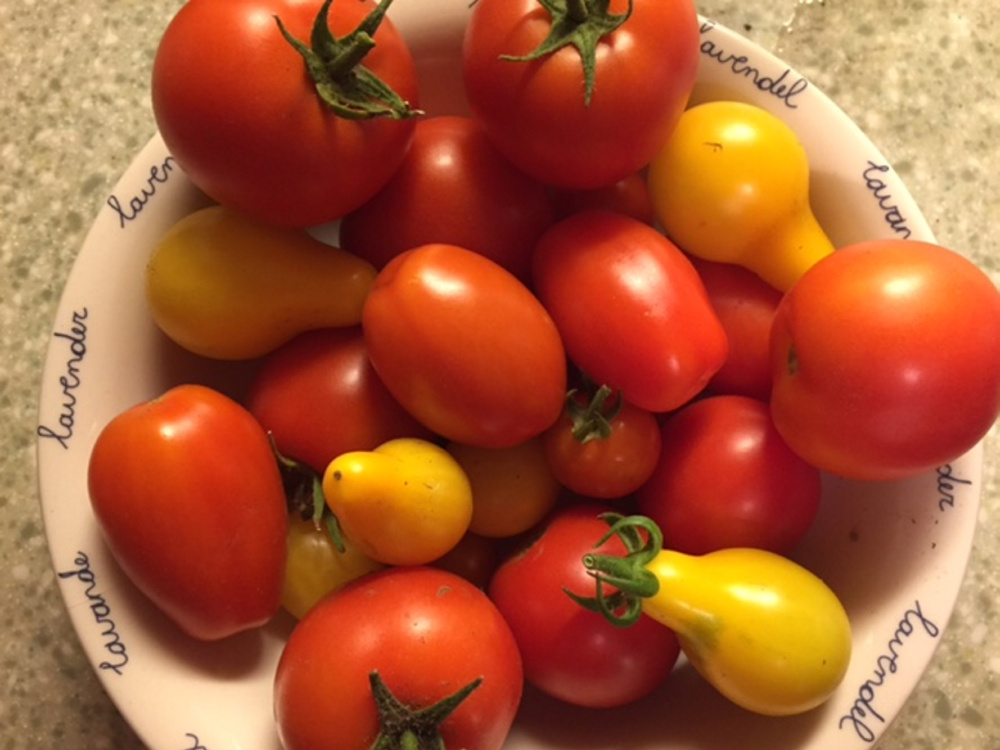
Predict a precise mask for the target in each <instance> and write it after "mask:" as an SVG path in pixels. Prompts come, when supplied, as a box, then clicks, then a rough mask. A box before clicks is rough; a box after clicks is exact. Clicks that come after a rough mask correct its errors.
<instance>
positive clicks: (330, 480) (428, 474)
mask: <svg viewBox="0 0 1000 750" xmlns="http://www.w3.org/2000/svg"><path fill="white" fill-rule="evenodd" d="M323 495H324V496H325V498H326V504H327V506H328V507H329V508H330V510H331V512H332V513H333V514H334V515H335V516H336V517H337V520H338V522H339V523H340V527H341V529H342V531H343V534H344V537H345V539H349V540H352V541H353V542H355V543H356V544H357V545H358V546H359V547H360V548H361V550H362V551H363V552H364V553H365V554H366V555H368V556H369V557H371V558H372V559H374V560H378V561H379V562H382V563H386V564H388V565H423V564H426V563H429V562H431V561H433V560H436V559H438V558H440V557H441V556H443V555H444V554H446V553H447V552H448V551H450V550H451V549H452V548H453V547H454V546H455V545H456V544H458V542H459V541H460V540H461V539H462V537H463V536H464V535H465V533H466V531H468V528H469V523H470V521H471V519H472V485H471V483H470V482H469V478H468V476H466V473H465V471H464V470H463V469H462V467H461V466H460V465H459V464H458V462H457V461H456V460H455V459H454V458H453V457H452V456H451V454H449V453H448V452H447V451H446V450H444V449H443V448H441V447H439V446H438V445H435V444H434V443H432V442H429V441H427V440H422V439H418V438H399V439H396V440H390V441H388V442H386V443H383V444H382V445H380V446H378V447H377V448H375V450H373V451H352V452H350V453H345V454H343V455H341V456H338V457H337V458H335V459H334V460H333V461H331V462H330V464H329V466H327V468H326V471H325V472H324V474H323Z"/></svg>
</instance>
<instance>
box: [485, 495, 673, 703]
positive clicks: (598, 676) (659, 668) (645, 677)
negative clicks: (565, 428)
mask: <svg viewBox="0 0 1000 750" xmlns="http://www.w3.org/2000/svg"><path fill="white" fill-rule="evenodd" d="M604 510H606V509H605V508H603V507H602V506H600V505H597V504H587V505H575V506H570V507H568V508H566V509H565V510H562V511H560V512H559V513H557V514H556V515H555V516H553V518H552V519H551V520H550V521H549V523H548V524H547V525H546V526H545V528H544V530H543V531H542V533H541V534H540V535H539V536H538V538H537V539H535V540H534V541H533V542H532V543H531V544H530V546H528V547H527V549H524V550H521V551H519V552H517V553H515V554H514V555H513V556H512V557H510V558H509V559H508V560H507V561H505V562H504V563H502V564H501V566H500V567H499V568H498V569H497V571H496V573H494V575H493V580H492V581H491V583H490V587H489V595H490V598H492V599H493V601H494V602H496V605H497V607H498V608H499V609H500V611H501V612H502V613H503V616H504V618H505V619H506V620H507V622H508V623H509V624H510V627H511V630H512V631H513V633H514V637H515V638H516V639H517V645H518V648H519V649H520V651H521V656H522V659H523V660H524V675H525V678H526V679H527V680H528V682H530V683H531V684H532V685H534V686H535V687H537V688H538V689H539V690H541V691H543V692H545V693H547V694H548V695H551V696H553V697H555V698H558V699H560V700H562V701H566V702H567V703H572V704H575V705H578V706H587V707H591V708H608V707H611V706H621V705H625V704H627V703H631V702H633V701H635V700H638V699H639V698H641V697H642V696H644V695H647V694H648V693H650V692H651V691H652V690H653V689H655V688H656V687H657V686H658V685H660V684H661V683H662V682H663V681H664V680H665V679H667V676H668V675H669V674H670V672H671V671H672V669H673V667H674V664H675V663H676V661H677V657H678V655H679V653H680V645H679V643H678V641H677V637H676V636H675V635H674V634H673V632H672V631H670V630H669V629H667V628H664V627H663V626H662V625H660V624H658V623H656V622H654V621H653V620H650V619H648V618H646V617H645V616H643V617H641V618H640V619H639V621H638V622H637V623H636V624H635V625H634V626H633V627H630V628H620V627H617V626H615V625H612V624H611V623H609V622H608V621H607V620H605V619H604V617H603V616H602V615H600V614H598V613H596V612H591V611H589V610H587V609H584V608H583V607H582V606H581V605H580V604H578V603H577V602H575V601H573V599H571V598H570V597H569V596H568V595H567V593H566V589H568V590H569V591H572V592H573V593H575V594H577V595H579V596H584V597H588V596H593V595H594V579H593V578H592V577H591V576H590V575H589V574H588V572H587V569H586V568H585V567H584V565H583V557H584V555H586V554H588V553H590V552H593V551H594V545H595V544H596V543H597V542H598V541H600V540H601V538H602V537H603V536H604V535H605V534H606V533H607V531H608V525H607V523H605V522H604V521H603V520H602V519H601V518H600V514H601V513H602V512H603V511H604ZM598 549H599V550H600V551H601V552H604V553H607V554H616V555H621V554H624V552H625V547H624V545H623V544H622V542H621V540H619V539H618V538H617V537H613V538H611V539H610V540H608V541H607V542H606V543H605V544H603V545H601V547H599V548H598Z"/></svg>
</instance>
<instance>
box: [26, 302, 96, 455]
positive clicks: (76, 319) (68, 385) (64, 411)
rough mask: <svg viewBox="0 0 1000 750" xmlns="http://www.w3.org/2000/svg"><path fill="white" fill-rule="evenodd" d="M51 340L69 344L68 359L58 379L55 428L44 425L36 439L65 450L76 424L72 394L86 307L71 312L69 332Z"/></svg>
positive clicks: (84, 348) (77, 382) (84, 347)
mask: <svg viewBox="0 0 1000 750" xmlns="http://www.w3.org/2000/svg"><path fill="white" fill-rule="evenodd" d="M52 335H53V337H54V338H57V339H65V340H66V341H68V342H69V353H70V356H69V358H68V359H67V360H66V372H65V373H64V374H63V375H60V376H59V386H60V388H61V389H62V406H61V407H60V411H59V421H58V424H59V427H58V428H57V429H52V428H51V427H47V426H45V425H39V426H38V437H42V438H50V439H52V440H55V441H56V442H57V443H59V445H61V446H62V447H63V448H66V449H69V440H70V438H72V437H73V427H74V425H75V424H76V394H75V393H74V391H76V389H77V388H79V387H80V365H81V363H82V362H83V358H84V357H85V356H87V308H86V307H84V308H83V309H81V310H75V311H74V312H73V325H72V326H70V329H69V332H66V333H64V332H61V331H60V332H56V333H54V334H52Z"/></svg>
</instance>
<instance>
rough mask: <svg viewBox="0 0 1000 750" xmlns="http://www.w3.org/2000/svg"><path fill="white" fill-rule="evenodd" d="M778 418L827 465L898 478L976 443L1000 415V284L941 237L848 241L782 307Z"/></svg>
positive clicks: (776, 368) (845, 472)
mask: <svg viewBox="0 0 1000 750" xmlns="http://www.w3.org/2000/svg"><path fill="white" fill-rule="evenodd" d="M771 368H772V373H773V376H774V387H773V392H772V399H771V408H772V412H773V415H774V422H775V424H776V426H777V428H778V430H779V431H780V432H781V434H782V435H783V436H784V438H785V440H787V441H788V444H789V445H790V446H791V447H792V448H793V449H794V450H795V451H797V452H798V453H799V454H801V455H802V456H804V457H805V458H806V459H807V460H808V461H810V462H812V463H814V464H815V465H817V466H819V467H820V468H821V469H824V470H825V471H828V472H830V473H833V474H838V475H840V476H843V477H847V478H850V479H860V480H892V479H899V478H903V477H906V476H913V475H915V474H919V473H921V472H924V471H929V470H931V469H934V468H935V467H937V466H940V465H942V464H945V463H948V462H949V461H952V460H954V459H956V458H958V457H959V456H961V455H962V454H963V453H965V452H966V451H968V450H970V449H971V448H972V447H973V446H974V445H975V444H976V443H977V442H979V440H981V439H982V438H983V436H984V435H986V433H987V432H988V431H989V429H990V428H991V427H992V426H993V424H994V422H995V421H996V419H997V415H998V414H1000V293H998V291H997V288H996V286H995V285H994V284H993V282H992V280H991V279H990V278H989V276H987V275H986V274H985V273H984V272H983V271H982V270H980V269H979V268H978V267H976V265H975V264H974V263H972V262H971V261H970V260H968V259H967V258H965V257H963V256H962V255H960V254H958V253H957V252H954V251H952V250H949V249H947V248H944V247H941V246H940V245H936V244H933V243H927V242H918V241H913V240H874V241H870V242H862V243H859V244H855V245H851V246H849V247H844V248H840V249H839V250H837V252H835V253H833V254H832V255H830V256H829V257H827V258H824V259H823V260H822V261H820V262H819V263H817V264H816V265H815V266H814V267H813V268H810V269H809V271H808V272H807V273H806V274H804V275H803V277H802V278H801V279H800V280H799V282H797V283H796V284H795V285H794V286H793V287H792V288H791V289H790V290H789V291H788V292H786V294H785V297H784V299H782V301H781V304H780V305H779V306H778V310H777V312H776V314H775V320H774V325H773V327H772V335H771Z"/></svg>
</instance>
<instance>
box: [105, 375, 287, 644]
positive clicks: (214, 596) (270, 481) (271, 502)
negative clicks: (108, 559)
mask: <svg viewBox="0 0 1000 750" xmlns="http://www.w3.org/2000/svg"><path fill="white" fill-rule="evenodd" d="M88 487H89V491H90V501H91V505H92V506H93V509H94V515H95V517H96V518H97V523H98V525H99V527H100V529H101V532H102V534H103V536H104V539H105V541H106V543H107V545H108V548H109V549H110V550H111V553H112V555H113V556H114V557H115V559H116V560H117V561H118V563H119V565H121V567H122V569H123V570H124V571H125V573H126V574H127V575H128V576H129V578H130V579H131V580H132V581H133V582H134V583H135V584H136V586H137V587H138V588H139V589H140V590H141V591H142V592H143V593H144V594H146V595H147V596H148V597H149V598H150V599H151V600H152V601H153V603H154V604H156V605H157V606H158V607H159V608H160V609H161V610H162V611H163V612H164V613H165V614H166V615H167V616H168V617H170V618H171V619H172V620H174V621H175V622H176V623H177V624H178V625H179V626H180V628H181V629H182V630H184V631H185V632H187V633H188V634H189V635H191V636H194V637H195V638H199V639H202V640H216V639H219V638H224V637H226V636H228V635H231V634H233V633H236V632H239V631H241V630H247V629H249V628H253V627H257V626H260V625H263V624H264V623H266V622H267V621H268V620H269V619H270V618H271V617H272V616H273V615H274V614H275V613H276V612H277V611H278V608H279V606H280V603H281V591H282V586H283V583H284V571H285V550H286V530H287V528H288V521H287V512H286V502H285V494H284V490H283V488H282V483H281V475H280V473H279V471H278V465H277V462H276V461H275V458H274V453H273V452H272V449H271V444H270V442H269V441H268V438H267V433H265V432H264V429H263V428H262V427H261V426H260V424H259V423H258V422H257V421H256V420H255V419H254V418H253V416H252V415H251V414H250V413H249V412H248V411H246V409H244V408H243V407H242V406H240V405H239V404H237V403H236V402H235V401H232V400H231V399H229V398H228V397H226V396H223V395H222V394H221V393H218V392H216V391H214V390H211V389H209V388H206V387H204V386H200V385H182V386H178V387H176V388H174V389H172V390H170V391H167V392H166V393H165V394H163V395H162V396H160V397H159V398H156V399H153V400H152V401H149V402H147V403H143V404H139V405H137V406H134V407H132V408H130V409H127V410H126V411H124V412H122V413H121V414H119V415H118V416H116V417H115V418H114V419H112V420H111V421H110V422H109V423H108V424H107V425H106V426H105V427H104V428H103V430H102V431H101V433H100V434H99V435H98V438H97V441H96V442H95V443H94V448H93V451H92V453H91V456H90V464H89V472H88ZM206 571H207V573H206Z"/></svg>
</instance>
